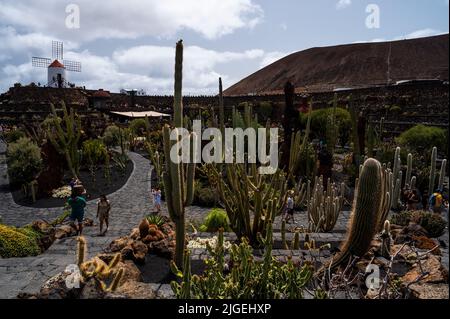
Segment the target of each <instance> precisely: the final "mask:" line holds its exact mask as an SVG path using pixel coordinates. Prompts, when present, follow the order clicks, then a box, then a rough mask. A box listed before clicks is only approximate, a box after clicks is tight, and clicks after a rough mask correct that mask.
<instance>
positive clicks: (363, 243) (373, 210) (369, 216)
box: [318, 158, 386, 275]
mask: <svg viewBox="0 0 450 319" xmlns="http://www.w3.org/2000/svg"><path fill="white" fill-rule="evenodd" d="M384 178H385V176H384V174H383V170H382V167H381V164H380V163H379V162H378V161H377V160H375V159H372V158H369V159H368V160H367V161H366V162H365V163H364V165H363V168H362V170H361V174H360V178H359V183H358V187H357V189H356V192H355V201H354V204H353V210H352V217H351V220H350V224H349V230H348V236H347V239H346V240H345V242H344V243H343V245H342V248H341V253H340V254H339V255H338V256H337V258H336V259H334V260H333V261H332V263H331V264H330V265H328V266H324V267H323V268H322V269H321V270H320V271H319V272H318V275H322V274H323V272H324V271H325V270H326V269H328V268H330V269H331V270H334V269H336V268H337V267H338V266H340V265H342V264H343V263H345V262H347V261H348V260H349V258H351V257H352V256H358V257H362V256H364V255H365V254H366V252H367V251H368V249H369V248H370V243H371V241H372V239H373V237H374V236H375V234H376V233H377V226H376V225H377V224H378V223H379V220H380V216H381V214H382V213H383V211H382V208H383V203H384V201H385V199H384V198H385V196H386V194H384V193H383V190H384V186H383V185H384V183H385V181H384ZM383 223H384V221H383Z"/></svg>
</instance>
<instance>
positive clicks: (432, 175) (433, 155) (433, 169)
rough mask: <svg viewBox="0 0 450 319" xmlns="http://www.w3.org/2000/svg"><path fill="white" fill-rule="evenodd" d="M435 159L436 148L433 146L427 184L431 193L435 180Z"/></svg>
mask: <svg viewBox="0 0 450 319" xmlns="http://www.w3.org/2000/svg"><path fill="white" fill-rule="evenodd" d="M436 161H437V148H436V147H433V151H432V152H431V168H430V181H429V184H428V193H430V194H433V192H434V185H435V182H436Z"/></svg>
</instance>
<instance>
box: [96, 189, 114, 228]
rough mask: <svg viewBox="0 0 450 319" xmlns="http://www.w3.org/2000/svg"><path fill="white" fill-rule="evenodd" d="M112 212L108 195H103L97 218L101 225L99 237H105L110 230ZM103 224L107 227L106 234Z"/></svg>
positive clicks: (99, 203) (98, 205)
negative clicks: (110, 214)
mask: <svg viewBox="0 0 450 319" xmlns="http://www.w3.org/2000/svg"><path fill="white" fill-rule="evenodd" d="M110 211H111V204H110V203H109V200H108V199H107V198H106V195H101V196H100V200H99V201H98V203H97V218H98V221H99V223H100V233H99V235H100V236H102V235H105V234H106V232H107V231H108V228H109V212H110ZM103 223H105V225H106V229H105V232H103Z"/></svg>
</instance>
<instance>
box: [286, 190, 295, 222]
mask: <svg viewBox="0 0 450 319" xmlns="http://www.w3.org/2000/svg"><path fill="white" fill-rule="evenodd" d="M284 220H285V221H286V223H288V224H289V223H290V221H291V220H292V222H293V223H294V224H295V219H294V192H293V191H289V193H288V197H287V200H286V207H285V211H284Z"/></svg>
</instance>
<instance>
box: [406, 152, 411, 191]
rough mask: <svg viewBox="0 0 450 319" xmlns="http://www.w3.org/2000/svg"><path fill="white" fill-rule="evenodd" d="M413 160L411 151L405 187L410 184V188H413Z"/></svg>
mask: <svg viewBox="0 0 450 319" xmlns="http://www.w3.org/2000/svg"><path fill="white" fill-rule="evenodd" d="M412 162H413V156H412V154H411V153H409V154H408V161H407V167H406V176H405V187H407V186H408V187H409V188H411V174H412ZM411 189H412V188H411Z"/></svg>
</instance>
